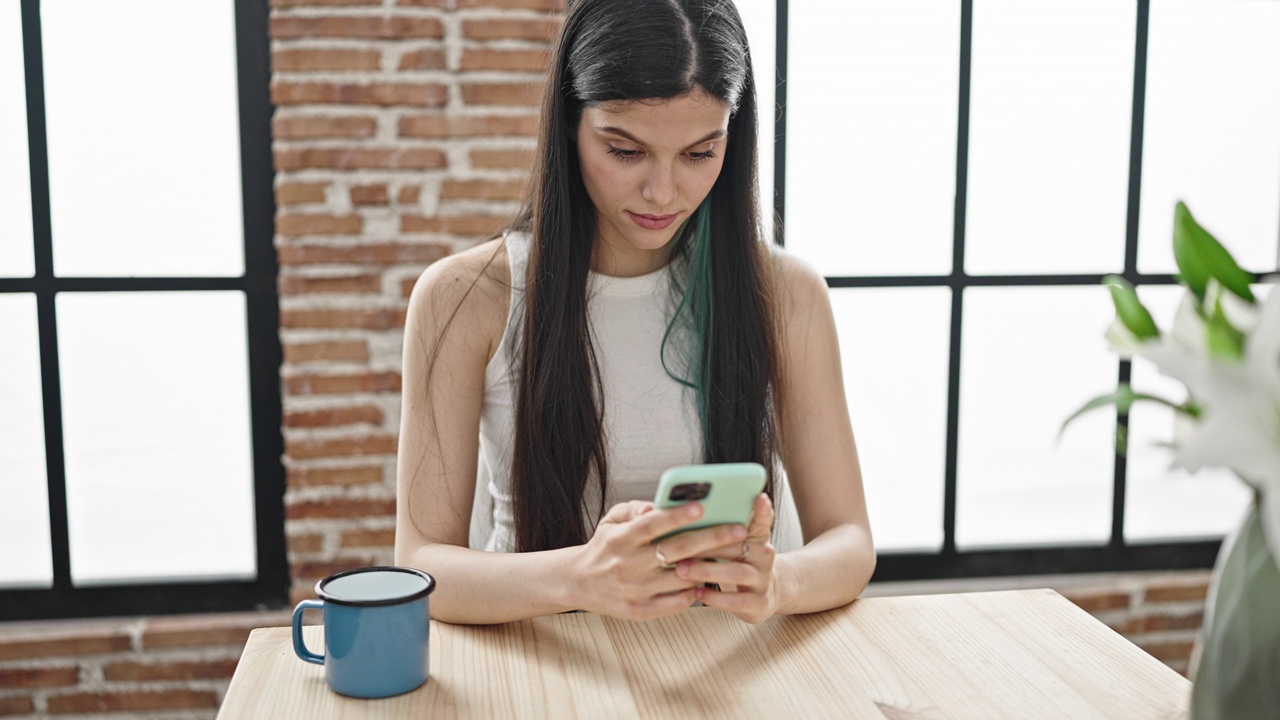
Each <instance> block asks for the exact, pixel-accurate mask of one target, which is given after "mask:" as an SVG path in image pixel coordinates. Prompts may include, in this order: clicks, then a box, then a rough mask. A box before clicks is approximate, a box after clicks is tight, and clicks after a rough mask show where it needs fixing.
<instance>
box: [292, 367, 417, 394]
mask: <svg viewBox="0 0 1280 720" xmlns="http://www.w3.org/2000/svg"><path fill="white" fill-rule="evenodd" d="M284 384H285V389H287V390H288V391H289V394H290V395H335V394H342V393H357V392H400V373H394V372H381V373H372V372H366V373H356V374H354V375H290V376H287V377H285V379H284Z"/></svg>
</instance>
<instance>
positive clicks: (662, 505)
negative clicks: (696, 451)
mask: <svg viewBox="0 0 1280 720" xmlns="http://www.w3.org/2000/svg"><path fill="white" fill-rule="evenodd" d="M764 482H765V470H764V466H763V465H761V464H759V463H713V464H711V465H684V466H681V467H673V468H671V469H670V470H667V471H666V472H664V473H662V478H661V479H660V480H659V481H658V494H657V495H656V496H654V498H653V506H654V507H655V508H658V509H660V510H665V509H666V508H673V507H676V506H678V505H684V504H685V503H690V502H700V503H702V510H703V512H702V517H701V518H700V519H698V520H696V521H694V522H692V523H690V524H688V525H686V526H684V527H682V528H680V529H679V530H676V531H675V532H671V533H667V534H666V535H663V536H662V537H661V538H658V539H659V540H663V539H665V538H669V537H671V536H672V535H676V534H679V533H682V532H686V531H688V530H697V529H699V528H704V527H711V526H712V525H724V524H725V523H739V524H741V525H748V524H750V522H751V509H752V508H753V507H755V501H756V496H757V495H759V494H760V493H762V492H764Z"/></svg>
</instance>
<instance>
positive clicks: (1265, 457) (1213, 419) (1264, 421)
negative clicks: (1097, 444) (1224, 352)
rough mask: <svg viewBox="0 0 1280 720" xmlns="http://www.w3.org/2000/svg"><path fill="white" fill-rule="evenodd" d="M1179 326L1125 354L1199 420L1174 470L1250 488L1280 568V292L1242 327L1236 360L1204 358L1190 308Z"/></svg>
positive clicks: (1182, 445) (1180, 450) (1197, 325)
mask: <svg viewBox="0 0 1280 720" xmlns="http://www.w3.org/2000/svg"><path fill="white" fill-rule="evenodd" d="M1185 305H1186V302H1185V301H1184V306H1185ZM1235 314H1236V315H1237V316H1239V315H1240V313H1238V312H1237V313H1235ZM1254 319H1255V318H1250V320H1254ZM1179 320H1180V321H1181V322H1180V323H1179V322H1175V323H1174V331H1173V333H1171V335H1169V336H1165V337H1161V338H1160V339H1159V340H1154V341H1151V342H1147V343H1144V344H1140V345H1137V346H1136V347H1133V345H1129V346H1127V347H1125V348H1124V349H1125V350H1129V351H1130V353H1131V354H1133V355H1137V356H1140V357H1145V358H1147V359H1148V360H1150V361H1151V362H1152V363H1154V364H1155V365H1156V367H1157V368H1159V370H1160V372H1161V373H1163V374H1164V375H1167V376H1169V377H1172V378H1175V379H1177V380H1179V381H1181V382H1182V383H1183V384H1184V385H1186V387H1187V392H1188V393H1189V394H1190V396H1191V397H1192V398H1193V399H1194V401H1195V402H1196V404H1197V405H1199V406H1200V408H1201V415H1200V417H1199V418H1198V420H1197V421H1196V422H1195V423H1194V426H1193V427H1192V428H1191V431H1190V432H1189V433H1188V434H1187V435H1186V436H1185V437H1184V438H1182V439H1181V441H1180V442H1179V443H1178V447H1177V449H1176V454H1175V457H1174V464H1175V465H1176V466H1182V467H1185V468H1186V469H1188V470H1190V471H1192V472H1194V471H1196V470H1199V469H1200V468H1202V467H1213V466H1217V467H1226V468H1230V469H1231V470H1232V471H1234V472H1235V473H1236V474H1237V475H1239V476H1240V478H1241V479H1243V480H1245V481H1246V482H1247V483H1249V484H1250V485H1252V486H1253V487H1254V488H1255V489H1256V490H1257V491H1258V492H1259V493H1260V495H1261V498H1262V507H1260V508H1259V510H1260V512H1261V514H1262V524H1263V530H1264V534H1265V535H1266V537H1267V544H1268V546H1269V547H1270V548H1271V554H1272V557H1274V558H1276V559H1277V562H1280V291H1274V290H1273V292H1271V293H1270V294H1269V296H1268V298H1267V300H1266V302H1265V304H1264V305H1263V306H1262V309H1261V312H1258V313H1257V314H1256V321H1255V322H1251V323H1249V324H1248V325H1251V327H1247V329H1246V333H1247V335H1246V339H1245V348H1244V357H1243V358H1241V359H1240V360H1238V361H1237V360H1232V359H1228V358H1224V357H1221V356H1214V355H1211V354H1209V353H1208V352H1206V350H1205V348H1204V340H1203V338H1204V329H1203V324H1202V323H1201V322H1200V320H1199V318H1198V317H1196V314H1195V309H1194V306H1190V307H1189V308H1188V311H1187V312H1186V313H1184V312H1183V311H1182V310H1181V309H1180V311H1179ZM1180 324H1181V327H1179V325H1180Z"/></svg>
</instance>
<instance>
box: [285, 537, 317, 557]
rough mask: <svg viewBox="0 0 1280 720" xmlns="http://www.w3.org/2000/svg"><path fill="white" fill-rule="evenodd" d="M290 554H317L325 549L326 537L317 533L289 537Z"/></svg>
mask: <svg viewBox="0 0 1280 720" xmlns="http://www.w3.org/2000/svg"><path fill="white" fill-rule="evenodd" d="M288 545H289V553H290V554H292V553H317V552H320V551H321V550H322V549H324V536H322V535H318V534H316V533H307V534H305V535H290V536H289V542H288Z"/></svg>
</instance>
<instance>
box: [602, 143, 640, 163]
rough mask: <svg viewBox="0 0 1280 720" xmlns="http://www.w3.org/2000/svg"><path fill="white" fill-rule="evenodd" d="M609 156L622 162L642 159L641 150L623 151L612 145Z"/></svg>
mask: <svg viewBox="0 0 1280 720" xmlns="http://www.w3.org/2000/svg"><path fill="white" fill-rule="evenodd" d="M609 154H610V155H613V156H614V157H617V158H620V159H622V160H635V159H636V158H638V157H640V151H639V150H623V149H622V148H616V147H614V146H612V145H610V146H609Z"/></svg>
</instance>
